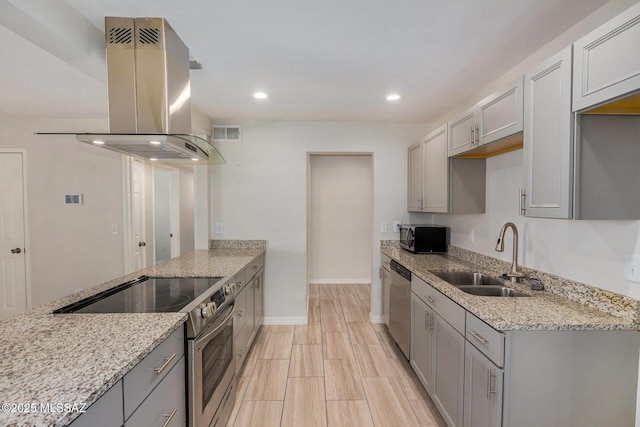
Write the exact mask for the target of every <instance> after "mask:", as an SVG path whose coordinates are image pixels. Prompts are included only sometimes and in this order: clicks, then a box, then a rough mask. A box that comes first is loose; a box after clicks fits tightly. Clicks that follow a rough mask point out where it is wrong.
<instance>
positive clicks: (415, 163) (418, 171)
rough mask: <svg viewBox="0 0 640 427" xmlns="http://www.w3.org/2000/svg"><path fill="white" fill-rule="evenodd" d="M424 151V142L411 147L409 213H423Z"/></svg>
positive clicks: (408, 175) (408, 191)
mask: <svg viewBox="0 0 640 427" xmlns="http://www.w3.org/2000/svg"><path fill="white" fill-rule="evenodd" d="M422 150H423V148H422V142H420V143H418V144H414V145H412V146H411V147H409V160H408V165H407V170H408V173H407V210H408V211H409V212H421V211H422V180H423V178H422V171H423V164H422V162H423V154H422Z"/></svg>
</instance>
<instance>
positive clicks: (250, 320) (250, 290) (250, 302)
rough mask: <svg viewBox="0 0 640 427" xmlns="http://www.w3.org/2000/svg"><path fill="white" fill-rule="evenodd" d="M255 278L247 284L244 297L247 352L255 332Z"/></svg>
mask: <svg viewBox="0 0 640 427" xmlns="http://www.w3.org/2000/svg"><path fill="white" fill-rule="evenodd" d="M256 282H257V280H256V277H254V278H253V279H251V282H249V283H248V284H247V287H246V293H247V295H246V296H245V310H246V313H247V319H246V320H245V322H246V328H247V331H248V334H247V336H248V339H247V349H246V350H247V351H248V350H249V348H248V347H249V344H250V343H251V342H252V341H253V336H254V334H255V332H256V329H255V324H256V310H255V299H256Z"/></svg>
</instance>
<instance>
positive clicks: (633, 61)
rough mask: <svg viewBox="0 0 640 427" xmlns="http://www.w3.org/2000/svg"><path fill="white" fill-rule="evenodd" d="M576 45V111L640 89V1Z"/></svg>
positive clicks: (574, 83)
mask: <svg viewBox="0 0 640 427" xmlns="http://www.w3.org/2000/svg"><path fill="white" fill-rule="evenodd" d="M573 46H574V57H573V68H574V70H573V111H583V110H585V109H588V108H591V107H594V106H596V105H599V104H602V103H605V102H608V101H610V100H614V99H616V98H620V97H622V96H624V95H627V94H630V93H632V92H635V91H638V90H640V50H639V46H640V4H636V5H635V6H633V7H631V8H629V9H628V10H626V11H625V12H624V13H622V14H620V15H618V16H617V17H615V18H614V19H612V20H611V21H609V22H607V23H606V24H604V25H602V26H601V27H599V28H597V29H596V30H594V31H592V32H591V33H589V34H587V35H586V36H584V37H582V38H581V39H580V40H578V41H577V42H575V43H574V45H573Z"/></svg>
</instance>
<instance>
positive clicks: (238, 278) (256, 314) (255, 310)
mask: <svg viewBox="0 0 640 427" xmlns="http://www.w3.org/2000/svg"><path fill="white" fill-rule="evenodd" d="M234 282H235V283H236V284H237V285H238V286H243V289H242V290H241V291H240V293H239V294H238V295H237V296H236V299H235V304H236V306H235V309H234V310H235V314H234V318H233V341H234V342H233V346H234V353H235V359H236V373H238V372H240V369H241V368H242V365H243V364H244V361H245V359H246V357H247V353H249V349H250V348H251V345H252V344H253V340H254V338H255V336H256V333H257V332H258V329H259V328H260V325H262V321H263V320H264V305H263V301H264V294H263V292H264V286H263V283H264V256H261V257H258V258H257V259H255V260H254V261H253V262H252V263H251V264H249V265H248V266H247V267H246V268H244V269H243V270H242V271H241V272H239V273H238V274H236V275H235V276H234ZM245 284H246V285H245Z"/></svg>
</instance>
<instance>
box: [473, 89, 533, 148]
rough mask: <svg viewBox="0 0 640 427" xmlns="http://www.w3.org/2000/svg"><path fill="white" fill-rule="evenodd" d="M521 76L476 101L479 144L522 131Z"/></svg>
mask: <svg viewBox="0 0 640 427" xmlns="http://www.w3.org/2000/svg"><path fill="white" fill-rule="evenodd" d="M522 89H523V79H522V77H520V78H518V79H516V80H515V81H513V82H511V84H509V85H508V86H507V87H506V88H505V89H501V90H499V91H497V92H495V93H493V94H491V95H489V96H488V97H486V98H485V99H483V100H482V101H480V102H479V103H478V129H479V138H480V144H479V145H484V144H488V143H490V142H494V141H497V140H499V139H502V138H506V137H508V136H511V135H513V134H516V133H518V132H522V126H523V124H522V118H523V116H522V109H523V105H524V104H523V100H522Z"/></svg>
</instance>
